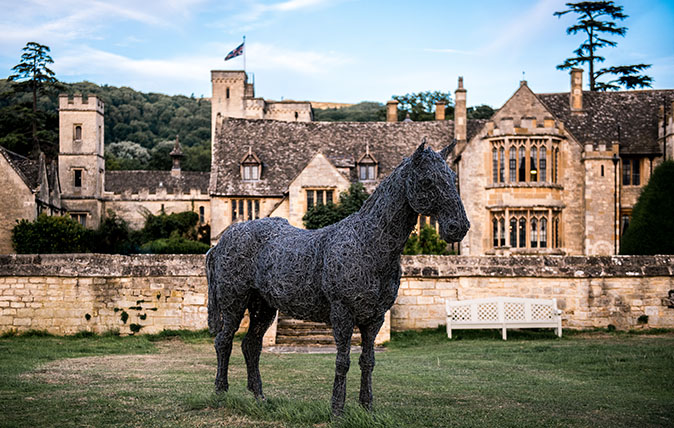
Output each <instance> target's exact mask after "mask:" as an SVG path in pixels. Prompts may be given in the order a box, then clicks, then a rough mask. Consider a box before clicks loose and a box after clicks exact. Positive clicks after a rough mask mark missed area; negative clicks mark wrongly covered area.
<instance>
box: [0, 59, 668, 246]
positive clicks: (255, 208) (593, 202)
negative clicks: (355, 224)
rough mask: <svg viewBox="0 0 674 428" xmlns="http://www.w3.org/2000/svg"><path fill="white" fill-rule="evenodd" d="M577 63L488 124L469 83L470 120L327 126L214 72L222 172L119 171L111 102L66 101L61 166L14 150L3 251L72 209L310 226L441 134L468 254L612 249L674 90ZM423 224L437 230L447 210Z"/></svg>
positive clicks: (299, 107)
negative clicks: (611, 82)
mask: <svg viewBox="0 0 674 428" xmlns="http://www.w3.org/2000/svg"><path fill="white" fill-rule="evenodd" d="M582 73H583V72H582V70H580V69H574V70H572V71H571V85H570V91H569V92H563V93H552V94H541V93H535V92H534V91H533V90H532V89H531V88H529V86H528V84H527V82H526V81H522V82H520V84H519V87H518V88H517V89H516V90H515V92H514V94H513V95H512V96H511V97H510V99H508V100H507V101H506V102H505V103H504V105H503V106H502V107H501V108H500V109H499V110H498V111H497V112H496V113H494V115H493V116H492V117H491V118H490V119H488V120H469V119H468V118H467V112H466V100H467V90H466V88H464V85H463V79H462V78H459V83H458V88H457V89H456V92H455V103H456V106H455V115H454V118H453V119H450V120H446V119H445V106H444V105H442V104H438V105H437V106H436V120H435V121H429V122H412V121H409V120H405V121H402V122H398V121H397V103H396V102H395V101H389V102H388V103H387V121H386V122H369V123H354V122H341V123H340V122H332V123H329V122H315V121H313V116H312V107H311V103H310V102H298V101H280V102H278V101H276V102H275V101H267V100H264V99H262V98H256V97H255V93H254V92H255V91H254V86H253V84H252V83H248V79H247V75H246V73H245V72H243V71H212V72H211V80H212V85H213V96H212V99H211V103H212V164H211V172H210V173H202V172H187V171H181V169H180V158H181V157H182V152H181V148H180V144H179V142H178V141H177V140H176V145H175V147H174V150H173V151H172V152H171V156H172V157H173V168H172V169H171V171H110V172H106V171H105V163H104V158H103V141H104V138H103V129H104V127H103V120H104V105H103V103H102V102H101V101H100V100H98V99H97V98H96V97H94V96H89V97H82V96H74V97H68V96H66V95H62V96H61V97H60V99H59V117H60V123H59V125H60V137H59V138H60V141H59V147H60V149H59V157H58V162H57V163H56V162H55V163H52V164H51V165H46V163H45V161H44V159H43V158H40V159H39V160H38V161H31V160H28V159H25V158H23V157H22V156H19V155H17V154H14V153H12V152H9V151H8V150H5V149H3V148H0V154H1V155H0V171H1V172H2V174H1V175H0V207H2V211H1V214H0V253H8V252H12V247H11V239H10V238H11V228H12V227H13V225H14V224H15V221H16V219H20V218H27V219H31V220H32V219H34V218H36V216H37V215H38V214H39V213H40V212H48V213H50V214H61V213H68V214H69V215H71V216H72V217H74V218H76V219H78V220H79V221H80V222H81V223H82V224H85V225H86V226H88V227H97V226H98V224H99V222H100V220H101V218H102V217H103V216H105V215H106V213H107V212H108V211H110V210H111V211H114V212H115V213H116V214H117V215H119V216H121V217H122V218H124V219H126V220H127V221H128V222H129V223H130V224H131V226H132V227H140V226H142V224H143V219H144V217H143V214H144V213H147V212H150V213H158V212H160V211H161V210H164V211H165V212H168V213H170V212H179V211H185V210H192V211H195V212H197V213H199V215H200V220H201V221H202V222H204V223H210V225H211V233H212V236H211V238H212V241H213V242H215V241H216V240H217V238H218V237H219V235H220V234H221V233H222V231H223V230H224V229H225V228H226V227H227V226H229V225H230V224H232V223H233V222H237V221H242V220H249V219H255V218H261V217H268V216H278V217H284V218H286V219H288V221H289V222H290V223H291V224H293V225H295V226H297V227H302V216H303V215H304V213H305V212H306V211H307V209H308V208H309V207H311V206H313V205H315V204H325V203H327V202H330V201H333V202H336V201H337V200H338V196H339V193H340V192H342V191H345V190H346V189H348V187H349V185H350V184H351V183H354V182H361V183H363V185H364V186H365V187H366V189H368V191H370V192H371V191H373V190H374V188H375V187H376V186H377V184H378V183H379V182H381V180H382V179H384V178H385V177H386V176H387V175H388V174H389V173H390V172H391V171H392V170H393V168H395V166H397V165H398V163H400V161H401V160H402V159H403V158H404V157H406V156H409V155H410V154H411V153H412V152H413V150H414V149H415V148H416V146H417V145H418V144H419V143H420V142H421V141H422V139H423V138H426V140H427V142H428V143H429V144H430V145H431V146H432V147H433V148H434V149H436V150H439V149H441V148H442V147H444V146H446V145H448V144H449V143H450V142H451V141H452V140H453V139H456V140H457V141H458V144H457V146H456V148H455V149H454V153H453V154H452V155H451V156H450V159H449V161H448V162H450V166H451V167H452V168H453V169H454V170H455V171H456V172H457V173H458V176H459V182H458V186H459V190H460V193H461V196H462V199H463V201H464V204H465V206H466V211H467V214H468V217H469V219H470V221H471V224H472V228H471V230H470V232H469V233H468V235H467V236H466V238H464V240H463V241H462V242H461V243H460V245H459V246H458V248H457V249H458V250H459V251H460V253H461V254H463V255H510V254H569V255H610V254H615V253H616V252H617V249H618V248H619V243H620V236H621V234H622V233H623V232H624V230H625V228H626V227H628V225H629V219H630V215H631V210H632V207H633V206H634V204H635V202H636V200H637V198H638V196H639V193H640V191H641V189H642V187H643V186H644V185H645V184H646V183H647V182H648V179H649V178H650V175H651V173H652V171H653V168H654V167H656V166H657V165H658V164H659V163H661V162H662V160H663V159H664V158H665V157H666V158H667V159H671V158H672V156H674V120H673V115H672V112H673V111H674V90H642V91H626V92H605V93H595V92H588V91H583V90H582ZM419 222H420V223H429V224H431V225H434V224H435V219H433V218H424V217H422V218H420V219H419Z"/></svg>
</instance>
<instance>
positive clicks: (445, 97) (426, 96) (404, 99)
mask: <svg viewBox="0 0 674 428" xmlns="http://www.w3.org/2000/svg"><path fill="white" fill-rule="evenodd" d="M392 98H393V99H394V100H396V101H398V103H399V104H398V112H399V115H402V117H403V118H404V117H405V116H406V115H407V114H409V115H410V119H412V120H414V121H415V122H417V121H424V120H434V119H435V114H434V111H435V103H436V102H439V101H442V102H444V103H445V106H446V107H449V108H448V110H447V111H446V113H447V116H451V114H450V113H451V112H453V107H452V95H451V94H450V93H449V92H440V91H425V92H417V93H411V94H405V95H393V97H392Z"/></svg>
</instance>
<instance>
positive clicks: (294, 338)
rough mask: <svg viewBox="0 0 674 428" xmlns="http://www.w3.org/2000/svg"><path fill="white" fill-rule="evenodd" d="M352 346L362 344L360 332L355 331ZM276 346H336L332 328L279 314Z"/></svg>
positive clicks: (356, 329)
mask: <svg viewBox="0 0 674 428" xmlns="http://www.w3.org/2000/svg"><path fill="white" fill-rule="evenodd" d="M353 333H354V334H353V336H352V337H351V344H352V345H359V344H360V340H361V339H360V332H359V331H358V328H355V329H354V332H353ZM276 344H277V345H284V346H335V339H334V338H333V336H332V328H331V327H330V326H329V325H327V324H325V323H320V322H313V321H303V320H297V319H293V318H290V317H289V316H288V315H285V314H282V313H279V317H278V325H277V328H276Z"/></svg>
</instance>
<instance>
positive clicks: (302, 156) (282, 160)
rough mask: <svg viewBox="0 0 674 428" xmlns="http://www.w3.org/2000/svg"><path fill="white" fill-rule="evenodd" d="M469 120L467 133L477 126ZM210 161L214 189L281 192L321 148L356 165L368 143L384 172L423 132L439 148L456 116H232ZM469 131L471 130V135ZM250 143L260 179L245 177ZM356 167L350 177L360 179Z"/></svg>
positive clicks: (451, 131) (233, 192) (333, 159)
mask: <svg viewBox="0 0 674 428" xmlns="http://www.w3.org/2000/svg"><path fill="white" fill-rule="evenodd" d="M479 125H480V124H479V123H477V121H476V123H475V124H470V122H469V127H468V131H469V133H470V132H472V133H475V132H477V130H478V129H479ZM217 132H218V134H217V135H216V143H215V144H216V146H215V148H214V154H213V161H212V167H211V173H212V177H211V187H210V192H211V194H212V195H223V196H224V195H227V196H238V195H251V196H281V195H283V194H284V193H285V192H286V191H287V189H288V186H289V184H290V183H291V182H292V180H293V179H294V178H295V177H296V176H297V175H298V174H299V173H300V172H301V171H302V169H304V167H306V165H307V164H308V163H309V161H310V160H311V159H312V158H313V157H314V156H315V155H316V153H318V152H319V151H320V152H321V153H322V154H323V155H325V157H326V158H327V159H328V160H330V161H331V162H332V163H333V165H335V166H336V167H338V168H339V167H351V168H353V167H354V166H355V163H356V161H357V160H358V159H359V158H360V157H361V156H362V155H363V154H364V153H365V150H366V145H367V146H369V150H370V153H371V154H372V155H373V156H374V157H375V158H376V159H377V160H378V162H379V167H378V169H379V177H380V178H382V177H386V176H387V175H388V174H390V173H391V171H393V169H394V168H395V167H396V166H397V165H398V164H399V163H400V162H401V161H402V159H403V158H404V157H407V156H409V155H411V154H412V153H413V152H414V149H415V148H416V147H417V146H418V145H419V144H420V143H421V141H422V139H423V138H424V137H425V138H426V140H427V142H428V144H430V145H431V147H433V148H434V149H436V150H439V149H441V148H443V147H444V146H446V145H448V144H449V143H450V142H451V141H452V139H453V136H454V122H453V121H449V120H447V121H429V122H405V123H403V122H394V123H388V122H281V121H275V120H250V119H233V118H229V119H227V120H225V121H223V123H222V126H221V128H220V129H219V130H217ZM469 136H470V135H469ZM249 147H251V148H252V151H253V152H254V153H255V154H256V155H257V156H258V157H259V158H260V161H261V162H262V175H261V179H260V180H258V181H254V182H244V181H243V180H241V176H240V166H239V161H240V159H241V158H242V157H243V156H244V155H245V154H246V153H247V152H248V149H249ZM355 174H356V172H355V170H352V176H351V177H349V178H350V179H351V181H355V180H356V176H355Z"/></svg>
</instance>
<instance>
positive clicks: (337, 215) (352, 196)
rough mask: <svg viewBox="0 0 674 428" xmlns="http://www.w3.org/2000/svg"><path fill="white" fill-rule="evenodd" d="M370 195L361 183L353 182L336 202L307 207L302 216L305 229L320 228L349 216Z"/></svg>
mask: <svg viewBox="0 0 674 428" xmlns="http://www.w3.org/2000/svg"><path fill="white" fill-rule="evenodd" d="M368 197H370V195H369V194H368V193H367V191H366V190H365V188H364V187H363V185H362V184H361V183H354V184H352V185H351V186H349V190H347V191H346V192H342V193H340V195H339V203H337V204H332V203H329V204H325V205H324V204H317V205H314V206H313V207H311V208H309V209H308V210H307V212H306V214H304V217H302V221H303V222H304V227H306V228H307V229H320V228H321V227H325V226H329V225H331V224H333V223H337V222H338V221H340V220H342V219H344V218H346V217H348V216H350V215H351V214H353V213H355V212H356V211H358V210H359V209H360V207H361V206H362V205H363V202H365V201H366V200H367V198H368Z"/></svg>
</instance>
